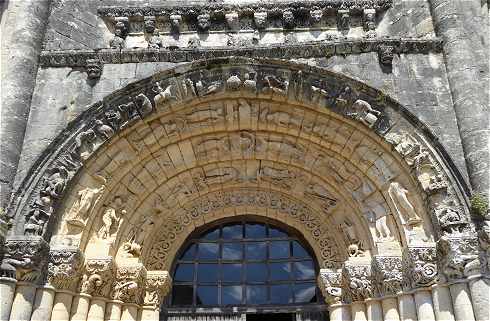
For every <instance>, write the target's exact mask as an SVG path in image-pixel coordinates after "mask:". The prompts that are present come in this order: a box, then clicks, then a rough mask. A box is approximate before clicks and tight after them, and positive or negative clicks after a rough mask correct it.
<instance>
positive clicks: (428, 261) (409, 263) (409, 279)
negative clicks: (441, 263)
mask: <svg viewBox="0 0 490 321" xmlns="http://www.w3.org/2000/svg"><path fill="white" fill-rule="evenodd" d="M436 277H437V257H436V247H435V244H434V245H420V246H416V245H415V246H408V247H405V248H404V250H403V287H404V289H406V290H411V289H415V288H419V287H426V286H430V285H432V284H434V283H435V281H436Z"/></svg>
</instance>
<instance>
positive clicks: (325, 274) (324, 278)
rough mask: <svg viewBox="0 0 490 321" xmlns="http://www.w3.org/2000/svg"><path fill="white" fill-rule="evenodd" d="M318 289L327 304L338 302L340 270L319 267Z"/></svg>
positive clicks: (340, 285) (340, 280) (339, 295)
mask: <svg viewBox="0 0 490 321" xmlns="http://www.w3.org/2000/svg"><path fill="white" fill-rule="evenodd" d="M318 283H319V284H320V285H321V286H320V290H321V291H322V294H323V296H324V297H325V300H326V302H327V304H329V305H332V304H336V303H340V302H341V299H342V277H341V273H340V272H334V271H329V270H327V269H321V270H320V273H319V274H318Z"/></svg>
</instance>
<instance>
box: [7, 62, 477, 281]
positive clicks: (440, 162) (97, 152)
mask: <svg viewBox="0 0 490 321" xmlns="http://www.w3.org/2000/svg"><path fill="white" fill-rule="evenodd" d="M19 191H23V192H22V194H20V192H19V194H18V195H16V198H14V201H13V202H12V204H11V206H10V215H11V216H12V218H13V222H14V226H13V229H12V233H13V234H21V235H27V236H42V237H43V238H45V239H46V240H50V242H51V244H52V245H55V244H64V245H66V246H76V247H78V248H79V249H80V251H81V252H83V253H84V254H85V257H86V259H87V258H90V257H97V256H100V255H107V256H112V257H114V258H115V261H116V262H118V260H120V261H121V262H122V261H124V260H127V259H130V260H137V261H138V262H141V263H142V264H144V265H145V266H146V268H147V269H148V270H163V271H165V270H168V269H169V267H170V266H171V264H172V260H173V256H174V254H175V253H176V252H177V251H178V249H179V248H180V247H181V246H182V244H183V242H184V241H185V239H186V238H187V236H188V235H189V233H191V232H192V231H193V230H194V229H196V228H197V227H200V226H203V225H205V224H207V223H209V222H213V221H215V220H217V219H220V218H223V217H229V216H233V215H242V214H246V213H248V214H253V215H256V216H264V217H270V218H274V219H278V220H280V221H282V222H284V223H285V224H288V225H291V226H293V227H294V228H296V229H297V230H298V231H300V232H301V233H303V235H304V237H305V239H306V240H307V241H308V242H309V243H310V245H311V247H312V249H313V250H314V252H315V255H316V256H317V258H318V260H319V263H320V265H321V267H322V268H332V269H335V268H340V267H341V264H342V263H343V262H344V261H345V260H346V259H348V258H349V257H352V256H354V257H357V256H361V257H362V256H368V257H369V256H371V255H376V254H378V253H380V251H382V250H383V249H384V247H383V244H397V246H398V247H399V248H402V247H404V246H407V245H409V244H412V243H417V242H431V241H435V240H436V239H437V236H438V235H442V234H444V233H445V232H447V231H451V230H452V229H455V228H457V229H467V228H468V226H469V225H468V224H469V219H468V217H469V216H468V209H467V208H468V206H467V199H466V194H467V192H466V191H467V189H466V185H465V183H464V181H463V180H462V178H461V175H460V174H459V173H458V171H457V170H456V168H455V166H454V165H453V163H452V162H451V160H450V159H449V157H448V155H447V154H446V153H445V151H444V149H443V148H442V146H441V145H440V144H439V143H438V142H437V139H435V138H434V136H433V135H432V134H431V132H430V131H429V130H428V128H427V127H426V126H425V125H423V124H422V123H421V122H420V121H418V120H417V119H416V117H414V116H413V115H412V114H410V113H409V112H408V111H407V110H406V109H404V108H403V107H402V106H400V105H399V104H397V103H396V102H395V101H393V100H391V99H390V98H389V97H387V96H386V95H384V94H383V93H381V92H379V91H377V90H375V89H373V88H371V87H369V86H367V85H365V84H363V83H360V82H359V81H356V80H353V79H350V78H348V77H346V76H343V75H339V74H335V73H332V72H329V71H326V70H323V69H320V68H316V67H312V66H307V65H302V64H295V63H291V62H286V61H279V60H268V59H243V58H236V57H229V58H221V59H213V60H203V61H196V62H193V63H190V64H184V65H180V66H177V67H175V68H173V69H170V70H165V71H162V72H160V73H157V74H155V75H153V76H152V77H150V78H146V79H143V80H141V81H138V82H136V83H133V84H131V85H128V86H126V87H125V88H123V89H121V90H118V91H116V92H114V93H113V94H111V95H109V96H107V97H106V98H105V99H104V100H103V101H101V102H99V103H96V104H94V105H93V106H91V107H90V108H89V109H87V110H86V111H85V112H84V113H83V114H82V115H80V116H79V117H78V118H77V119H76V120H74V121H73V122H71V123H70V124H69V125H68V126H67V128H66V129H65V130H64V131H63V132H62V133H61V134H60V135H59V136H58V137H57V139H56V140H55V141H54V142H53V143H52V144H51V146H50V147H49V148H48V149H47V151H46V152H45V153H44V154H43V155H42V156H41V158H40V159H39V160H38V161H37V162H36V163H35V165H34V167H33V168H32V170H31V172H30V174H29V175H28V176H27V178H26V180H25V181H24V182H23V184H22V185H21V187H20V188H19ZM448 212H450V213H452V214H454V215H456V216H457V217H456V218H455V217H454V215H453V216H452V217H451V219H448V217H447V213H448Z"/></svg>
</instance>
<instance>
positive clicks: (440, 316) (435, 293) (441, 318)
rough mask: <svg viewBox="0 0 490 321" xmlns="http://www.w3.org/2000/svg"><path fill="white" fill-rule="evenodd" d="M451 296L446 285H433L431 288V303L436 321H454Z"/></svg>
mask: <svg viewBox="0 0 490 321" xmlns="http://www.w3.org/2000/svg"><path fill="white" fill-rule="evenodd" d="M451 301H452V300H451V294H450V293H449V288H448V287H447V286H446V285H442V284H435V285H433V286H432V302H433V303H434V312H435V316H436V320H437V321H455V320H454V311H453V304H452V302H451Z"/></svg>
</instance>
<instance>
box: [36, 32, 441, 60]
mask: <svg viewBox="0 0 490 321" xmlns="http://www.w3.org/2000/svg"><path fill="white" fill-rule="evenodd" d="M383 46H392V47H393V53H394V54H426V53H429V52H436V53H437V52H441V48H442V40H441V39H440V38H431V39H418V38H382V39H381V38H377V39H352V40H342V41H328V42H324V41H322V42H308V43H301V44H295V45H273V46H264V47H239V48H199V49H176V50H168V49H160V50H156V49H123V50H118V49H100V50H62V51H61V50H60V51H43V52H42V53H41V56H40V65H41V66H42V67H86V66H87V60H93V59H98V60H100V62H101V63H103V64H121V63H137V62H176V63H177V62H189V61H194V60H199V59H212V58H220V57H228V56H240V57H251V58H252V57H253V58H257V57H267V58H280V59H299V58H304V59H307V58H324V57H330V56H335V55H339V56H345V55H351V54H360V53H369V52H378V53H379V52H380V50H382V47H383Z"/></svg>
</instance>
